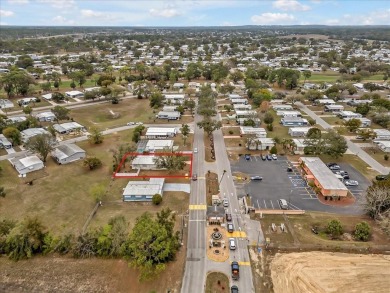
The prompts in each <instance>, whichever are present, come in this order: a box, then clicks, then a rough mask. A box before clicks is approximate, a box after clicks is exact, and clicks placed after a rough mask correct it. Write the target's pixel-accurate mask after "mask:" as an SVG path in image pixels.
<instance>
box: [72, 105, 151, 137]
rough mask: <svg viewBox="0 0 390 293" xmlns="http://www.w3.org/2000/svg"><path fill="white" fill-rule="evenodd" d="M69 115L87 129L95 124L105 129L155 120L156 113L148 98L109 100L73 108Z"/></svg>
mask: <svg viewBox="0 0 390 293" xmlns="http://www.w3.org/2000/svg"><path fill="white" fill-rule="evenodd" d="M110 111H112V112H113V113H115V114H116V115H118V118H113V115H112V114H111V112H110ZM69 116H70V117H72V118H73V119H74V120H75V121H77V122H78V123H80V124H81V125H83V126H85V127H86V128H87V129H88V128H90V127H91V126H95V127H98V128H99V129H101V130H104V129H106V128H115V127H118V126H123V125H126V123H127V122H130V121H133V122H153V117H154V114H153V110H152V109H151V108H150V107H149V101H148V100H144V99H142V100H139V99H125V100H122V101H121V102H120V103H119V104H116V105H115V104H111V103H109V102H107V103H104V104H97V105H90V106H87V107H81V108H76V109H72V110H71V111H70V113H69Z"/></svg>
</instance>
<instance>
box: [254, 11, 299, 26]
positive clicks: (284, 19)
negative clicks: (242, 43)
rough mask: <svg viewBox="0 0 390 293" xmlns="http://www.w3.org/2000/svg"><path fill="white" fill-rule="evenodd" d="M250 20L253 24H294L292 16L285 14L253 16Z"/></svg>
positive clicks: (268, 13) (267, 13) (269, 13)
mask: <svg viewBox="0 0 390 293" xmlns="http://www.w3.org/2000/svg"><path fill="white" fill-rule="evenodd" d="M251 20H252V22H253V23H255V24H290V23H292V22H294V20H295V17H294V15H291V14H287V13H271V12H266V13H262V14H260V15H253V16H252V17H251Z"/></svg>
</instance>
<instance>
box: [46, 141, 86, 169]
mask: <svg viewBox="0 0 390 293" xmlns="http://www.w3.org/2000/svg"><path fill="white" fill-rule="evenodd" d="M51 156H52V157H53V158H54V160H56V162H57V163H58V164H60V165H64V164H69V163H72V162H74V161H77V160H81V159H84V158H85V151H84V150H83V149H82V148H80V147H79V146H78V145H75V144H73V143H69V144H63V145H59V146H58V147H56V148H55V149H54V150H53V151H52V152H51Z"/></svg>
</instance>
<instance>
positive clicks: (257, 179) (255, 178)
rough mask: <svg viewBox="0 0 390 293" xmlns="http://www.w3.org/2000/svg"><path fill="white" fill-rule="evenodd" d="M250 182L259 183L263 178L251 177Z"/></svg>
mask: <svg viewBox="0 0 390 293" xmlns="http://www.w3.org/2000/svg"><path fill="white" fill-rule="evenodd" d="M251 180H254V181H261V180H263V177H261V176H252V177H251Z"/></svg>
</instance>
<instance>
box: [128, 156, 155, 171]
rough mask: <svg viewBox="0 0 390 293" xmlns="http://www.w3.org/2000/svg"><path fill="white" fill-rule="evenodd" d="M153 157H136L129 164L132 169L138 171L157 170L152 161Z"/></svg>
mask: <svg viewBox="0 0 390 293" xmlns="http://www.w3.org/2000/svg"><path fill="white" fill-rule="evenodd" d="M155 159H156V157H155V156H151V155H150V156H149V155H146V156H136V157H135V158H134V159H133V161H132V162H131V168H132V169H140V170H157V169H158V168H157V166H156V163H155V162H154V160H155Z"/></svg>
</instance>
